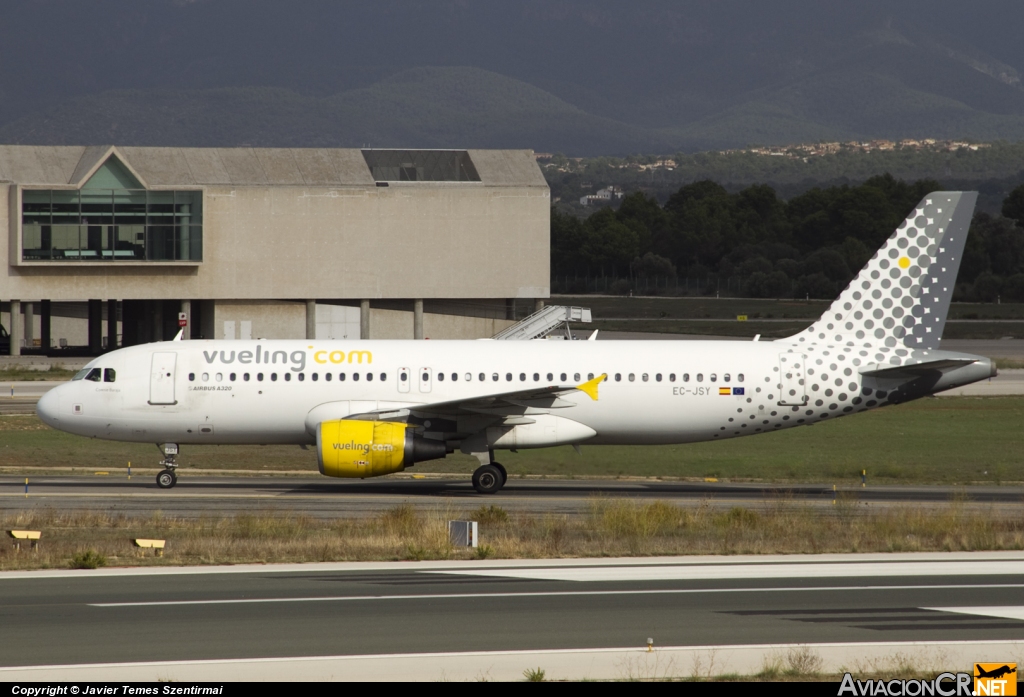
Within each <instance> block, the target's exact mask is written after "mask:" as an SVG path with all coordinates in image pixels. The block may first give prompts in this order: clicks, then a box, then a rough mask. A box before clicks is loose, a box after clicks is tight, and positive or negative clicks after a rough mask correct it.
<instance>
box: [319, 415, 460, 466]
mask: <svg viewBox="0 0 1024 697" xmlns="http://www.w3.org/2000/svg"><path fill="white" fill-rule="evenodd" d="M316 452H317V461H318V463H319V465H320V474H325V475H327V476H328V477H358V478H359V479H364V478H366V477H379V476H380V475H382V474H391V473H392V472H401V471H402V470H404V469H405V468H406V467H410V466H411V465H413V464H415V463H417V462H423V461H424V460H436V459H438V458H443V457H444V456H445V455H447V454H448V450H447V448H446V447H445V444H444V443H443V442H442V441H436V440H428V439H426V438H423V437H422V436H420V435H418V434H416V433H415V431H414V430H413V428H411V427H410V426H409V425H408V424H403V423H391V422H388V421H355V420H352V421H348V420H338V421H322V422H320V424H319V426H317V429H316Z"/></svg>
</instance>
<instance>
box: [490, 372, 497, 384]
mask: <svg viewBox="0 0 1024 697" xmlns="http://www.w3.org/2000/svg"><path fill="white" fill-rule="evenodd" d="M491 380H494V382H497V381H498V374H497V373H494V374H493V375H491Z"/></svg>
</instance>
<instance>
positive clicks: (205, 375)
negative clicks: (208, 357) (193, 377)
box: [203, 373, 210, 382]
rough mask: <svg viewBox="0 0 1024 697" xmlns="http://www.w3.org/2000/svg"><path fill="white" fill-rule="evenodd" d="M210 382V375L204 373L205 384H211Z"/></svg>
mask: <svg viewBox="0 0 1024 697" xmlns="http://www.w3.org/2000/svg"><path fill="white" fill-rule="evenodd" d="M209 381H210V374H209V373H203V382H209Z"/></svg>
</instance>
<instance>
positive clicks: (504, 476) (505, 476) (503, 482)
mask: <svg viewBox="0 0 1024 697" xmlns="http://www.w3.org/2000/svg"><path fill="white" fill-rule="evenodd" d="M491 465H493V466H494V467H497V468H498V471H499V472H501V485H502V486H505V485H506V484H508V470H506V469H505V466H504V465H501V464H498V463H497V462H492V463H491Z"/></svg>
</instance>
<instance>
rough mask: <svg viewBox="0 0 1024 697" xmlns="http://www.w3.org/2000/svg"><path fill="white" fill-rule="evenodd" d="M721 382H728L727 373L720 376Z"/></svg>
mask: <svg viewBox="0 0 1024 697" xmlns="http://www.w3.org/2000/svg"><path fill="white" fill-rule="evenodd" d="M722 382H729V373H726V374H725V375H723V376H722Z"/></svg>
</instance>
